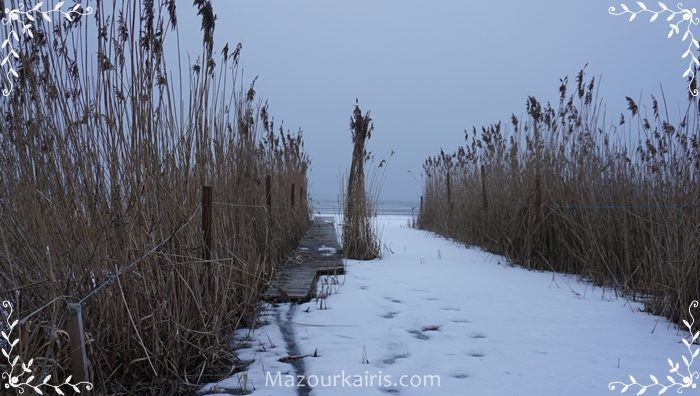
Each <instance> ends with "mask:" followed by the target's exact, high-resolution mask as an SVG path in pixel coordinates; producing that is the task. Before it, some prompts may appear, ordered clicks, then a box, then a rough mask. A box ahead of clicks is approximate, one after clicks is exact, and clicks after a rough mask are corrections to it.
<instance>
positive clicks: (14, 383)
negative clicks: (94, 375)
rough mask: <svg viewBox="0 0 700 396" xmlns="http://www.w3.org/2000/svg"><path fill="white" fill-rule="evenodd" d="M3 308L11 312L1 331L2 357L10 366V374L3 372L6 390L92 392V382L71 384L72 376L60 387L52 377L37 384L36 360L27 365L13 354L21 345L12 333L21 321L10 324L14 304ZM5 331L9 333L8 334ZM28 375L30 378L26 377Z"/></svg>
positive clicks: (47, 377) (6, 303)
mask: <svg viewBox="0 0 700 396" xmlns="http://www.w3.org/2000/svg"><path fill="white" fill-rule="evenodd" d="M2 306H3V308H5V309H9V310H10V312H9V313H7V314H6V315H5V313H3V315H2V316H6V317H5V318H3V319H4V322H6V323H2V325H3V326H2V327H3V331H0V335H1V336H2V338H3V343H1V344H0V345H2V348H1V349H2V355H3V357H5V359H7V363H8V365H9V366H10V371H9V372H7V371H3V372H2V378H3V379H4V380H7V383H6V384H4V385H3V387H4V388H5V389H10V388H13V389H17V391H18V392H19V393H24V390H25V389H27V388H28V389H32V390H33V391H34V392H35V393H36V394H39V395H43V394H44V391H42V388H51V389H52V390H53V391H54V392H55V393H56V394H58V395H65V393H64V392H63V391H62V390H61V388H62V387H65V388H71V389H72V390H73V391H74V392H76V393H80V387H81V386H82V387H84V388H85V389H86V390H92V388H93V385H92V383H90V382H85V381H83V382H78V383H75V384H73V383H71V382H70V381H71V379H72V376H70V375H69V376H68V378H66V380H65V381H63V382H62V383H60V384H59V385H53V384H50V383H49V381H51V375H47V376H45V377H44V379H42V380H41V381H40V382H36V381H35V380H38V378H36V377H35V376H34V375H32V372H33V371H34V369H32V365H33V364H34V359H29V362H27V363H26V364H25V363H24V362H20V357H19V355H14V354H13V351H14V349H15V346H17V344H18V343H19V339H18V338H17V339H12V331H13V330H14V329H15V327H17V325H18V324H19V321H18V320H17V319H15V320H14V321H12V322H10V317H11V316H12V304H11V303H10V302H9V301H3V302H2ZM5 330H7V331H8V332H7V333H6V332H5ZM20 363H21V365H20ZM26 375H29V376H28V377H25V376H26Z"/></svg>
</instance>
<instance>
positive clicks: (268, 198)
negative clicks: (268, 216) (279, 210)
mask: <svg viewBox="0 0 700 396" xmlns="http://www.w3.org/2000/svg"><path fill="white" fill-rule="evenodd" d="M265 206H267V210H268V211H270V209H272V177H270V175H267V176H265Z"/></svg>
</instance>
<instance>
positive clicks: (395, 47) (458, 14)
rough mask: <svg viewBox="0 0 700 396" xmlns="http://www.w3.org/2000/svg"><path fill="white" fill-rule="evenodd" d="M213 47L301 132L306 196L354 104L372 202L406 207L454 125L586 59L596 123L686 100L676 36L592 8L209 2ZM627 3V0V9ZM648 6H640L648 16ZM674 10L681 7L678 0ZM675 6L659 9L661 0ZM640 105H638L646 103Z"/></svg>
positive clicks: (564, 1)
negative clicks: (377, 189)
mask: <svg viewBox="0 0 700 396" xmlns="http://www.w3.org/2000/svg"><path fill="white" fill-rule="evenodd" d="M212 3H213V5H214V11H215V13H216V14H217V16H218V20H217V24H216V36H215V37H216V42H215V48H216V49H217V50H220V49H221V48H222V47H223V46H224V44H225V43H226V42H230V43H231V45H234V44H235V43H238V42H241V43H242V44H243V52H242V60H241V63H242V65H243V67H244V70H245V74H246V77H247V79H251V78H252V77H254V76H256V75H258V76H259V79H258V82H257V84H256V91H257V92H258V94H259V95H260V96H261V97H264V98H266V99H268V100H269V102H270V107H271V112H272V114H273V115H275V118H276V120H277V121H278V122H279V121H284V124H285V126H286V127H287V128H289V129H291V130H296V129H297V128H302V129H303V131H304V140H305V143H306V148H307V151H308V152H309V154H310V156H311V160H312V171H311V175H310V183H311V186H310V191H311V193H312V195H313V197H314V198H315V199H328V198H331V199H334V198H335V197H336V194H337V191H338V180H339V176H340V175H341V173H343V172H346V170H347V169H348V168H349V162H350V155H351V150H352V147H351V138H350V132H349V129H348V124H349V118H350V114H351V111H352V109H353V105H354V103H355V98H358V99H359V101H360V105H361V107H362V109H363V110H371V112H372V115H373V118H374V124H375V133H374V134H373V136H372V139H371V140H370V142H369V147H368V149H369V150H371V151H372V152H373V153H375V155H376V156H377V158H388V157H389V154H390V152H391V151H392V150H393V151H395V152H396V154H395V155H394V156H393V157H392V158H391V159H390V161H389V168H388V171H387V172H388V173H387V179H386V183H385V184H384V187H383V191H382V198H383V199H388V200H416V199H418V197H419V196H420V185H419V183H418V182H417V181H416V180H415V179H414V178H413V177H412V176H411V174H409V171H411V172H413V173H414V174H415V175H416V176H418V177H419V175H420V172H421V165H422V163H423V161H424V160H425V158H426V157H427V156H429V155H433V154H435V153H437V152H439V150H440V148H444V149H445V150H446V151H452V150H454V149H456V148H457V147H458V146H459V145H460V144H462V142H463V136H464V133H463V131H464V129H471V127H472V126H477V127H479V126H481V125H485V124H489V123H492V122H495V121H498V120H507V119H508V118H509V116H510V114H511V113H515V114H516V115H520V114H522V113H523V112H524V110H525V100H526V98H527V96H528V95H535V96H537V97H539V98H542V99H544V100H545V101H546V100H552V101H553V102H556V101H557V100H556V98H557V88H558V86H559V78H561V77H563V76H565V75H568V76H570V77H571V79H572V80H573V77H574V76H575V74H576V73H577V71H578V70H579V69H580V68H582V67H583V66H584V64H586V63H588V64H589V66H588V69H587V71H588V73H589V75H596V76H598V75H600V76H602V87H601V91H600V92H601V95H602V96H603V97H604V98H605V102H606V103H607V109H608V113H609V117H608V123H612V122H614V121H617V120H618V119H619V114H620V112H621V111H623V110H624V108H625V106H626V104H625V99H624V98H625V96H631V97H633V98H635V99H638V98H639V97H640V95H643V96H644V97H645V98H648V96H649V94H656V95H657V96H660V95H659V94H660V91H659V84H660V83H661V84H663V87H664V90H665V93H666V97H667V99H668V101H669V104H670V109H669V110H670V111H671V113H672V114H674V115H678V114H679V113H680V111H681V108H682V107H683V103H684V101H685V100H686V99H685V98H686V96H687V93H686V86H685V82H684V80H683V79H682V78H681V74H682V73H683V71H684V70H685V68H686V67H687V63H686V62H685V60H682V59H681V54H682V53H683V52H684V51H685V47H684V44H683V43H682V42H681V41H680V38H679V37H678V36H676V37H674V38H673V39H671V40H669V39H667V37H666V36H667V33H668V30H669V28H668V23H667V22H665V19H663V18H659V20H658V21H657V22H655V23H650V22H649V16H646V17H641V16H640V18H639V19H638V20H636V21H635V22H633V23H629V22H628V21H627V18H624V17H614V16H611V15H609V14H608V7H610V6H611V5H616V6H618V7H619V2H610V1H602V0H538V1H523V0H503V1H499V2H494V1H471V0H440V1H437V0H431V1H428V0H422V1H418V0H352V1H341V0H335V1H328V0H294V1H290V0H213V2H212ZM627 3H628V5H629V6H630V7H632V6H634V7H635V8H636V5H635V2H634V1H628V2H627ZM656 3H657V2H656V1H647V4H648V5H649V7H650V8H651V7H652V5H653V6H656ZM688 3H692V1H691V2H688ZM668 4H669V5H670V4H675V2H673V3H668ZM178 11H179V12H178V14H179V23H180V38H181V44H182V47H183V49H185V50H188V49H190V50H191V53H192V54H193V57H194V56H196V55H197V54H200V53H201V52H200V51H199V48H200V42H201V34H200V33H199V27H200V19H199V17H197V16H196V12H195V10H194V8H193V7H192V1H191V0H181V1H179V2H178ZM647 103H648V102H647Z"/></svg>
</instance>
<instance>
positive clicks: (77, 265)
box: [0, 0, 310, 394]
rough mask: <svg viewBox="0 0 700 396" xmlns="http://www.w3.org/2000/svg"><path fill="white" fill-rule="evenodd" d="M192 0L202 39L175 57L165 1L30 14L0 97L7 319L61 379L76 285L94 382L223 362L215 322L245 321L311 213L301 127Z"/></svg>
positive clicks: (125, 384) (0, 286) (1, 259)
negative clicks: (276, 110)
mask: <svg viewBox="0 0 700 396" xmlns="http://www.w3.org/2000/svg"><path fill="white" fill-rule="evenodd" d="M10 3H11V2H10ZM194 3H195V4H194V5H195V7H197V9H198V12H199V15H200V16H201V18H202V33H203V49H202V53H201V55H200V57H198V58H197V59H196V60H194V61H193V63H191V64H189V65H188V66H183V65H182V63H183V62H182V61H181V62H180V63H179V64H177V65H169V64H167V62H166V56H164V48H166V47H167V43H168V42H170V43H172V41H168V40H166V36H168V33H169V32H170V31H171V30H175V29H176V27H177V10H176V6H175V1H174V0H168V1H163V2H153V1H144V2H141V3H139V2H132V1H115V2H113V3H112V2H110V3H108V4H105V3H104V2H97V3H96V6H95V8H96V9H95V13H94V15H90V16H84V17H82V18H75V19H74V20H73V21H67V20H63V21H56V22H54V23H53V24H49V23H47V22H44V21H42V20H38V21H37V22H36V31H35V33H34V36H35V39H33V40H26V41H23V42H22V44H21V49H19V50H20V56H21V60H22V68H21V70H19V78H18V80H17V86H16V88H15V91H14V92H13V93H12V95H11V96H9V97H7V98H4V97H3V98H1V99H0V102H2V104H3V116H2V118H0V290H1V293H0V298H1V299H3V300H10V301H12V302H13V304H14V308H15V314H14V318H18V319H20V326H19V328H20V329H21V330H19V331H17V332H16V334H15V335H16V336H18V337H19V338H20V342H19V344H18V345H17V346H16V347H15V350H14V351H15V353H16V354H18V355H19V356H21V357H22V360H23V361H25V362H26V360H28V359H30V358H33V359H34V367H36V368H37V370H39V371H40V372H41V373H43V374H52V376H53V378H57V379H63V378H66V377H67V376H68V375H69V374H71V373H70V360H69V344H68V341H69V340H68V335H67V333H66V332H65V331H64V329H65V324H66V309H65V304H66V303H69V302H81V303H82V306H83V318H84V325H85V336H86V340H87V352H88V358H89V361H90V366H89V372H90V380H91V381H92V382H93V383H94V384H95V390H96V391H97V392H98V393H100V394H105V393H109V394H120V393H121V394H127V393H129V394H177V393H185V392H189V391H191V390H192V389H195V388H196V384H200V383H202V382H204V381H208V380H214V379H217V378H219V377H220V376H223V375H226V374H228V373H230V372H231V371H232V370H235V369H236V363H237V361H236V358H235V351H233V350H232V348H231V340H230V338H229V337H230V336H231V335H232V334H233V331H234V330H235V329H236V328H237V327H238V326H240V325H243V324H245V325H253V324H254V321H255V317H256V310H257V305H256V301H257V299H258V296H259V294H260V292H261V291H262V289H263V288H264V286H265V285H266V282H267V281H268V280H269V278H270V276H271V275H272V274H273V272H274V271H275V263H277V262H279V261H281V260H282V259H284V258H285V256H286V255H287V254H288V252H289V251H290V250H291V249H293V248H294V247H295V246H296V244H297V242H298V240H299V239H300V238H301V236H302V234H303V233H304V231H305V230H306V228H307V227H308V224H309V215H310V212H309V207H308V204H307V202H308V199H307V195H306V194H307V187H306V186H307V178H306V175H307V170H308V166H309V159H308V157H307V155H306V154H305V152H304V149H303V141H302V136H301V132H299V133H295V134H291V133H289V132H284V131H283V130H282V128H277V127H275V125H274V121H273V119H272V117H271V115H270V114H269V110H268V105H267V103H266V102H262V101H261V100H259V99H257V96H256V93H255V90H254V85H253V84H250V85H249V86H247V87H246V86H244V85H243V83H242V81H241V79H240V73H239V71H238V60H239V56H240V51H241V47H240V45H239V46H237V47H235V48H229V46H228V45H226V46H225V47H224V48H223V50H222V51H220V53H218V54H215V52H214V49H213V48H214V42H213V31H214V25H215V21H216V18H215V15H214V11H213V9H212V7H211V4H210V3H209V2H207V1H204V0H197V1H195V2H194ZM14 5H16V4H10V5H9V6H10V8H12V6H14ZM48 6H51V7H52V5H47V7H48ZM168 37H169V36H168ZM89 48H93V49H94V48H97V57H95V56H94V53H92V52H90V50H89ZM95 59H96V60H97V61H95ZM168 59H172V58H168ZM183 74H184V75H188V76H189V78H188V79H185V78H182V77H178V76H182V75H183ZM253 83H254V82H253ZM268 176H269V180H270V183H269V186H270V187H271V191H270V193H269V194H268V192H267V191H266V189H267V186H268V183H267V180H268ZM205 185H207V186H211V187H212V190H213V199H212V200H213V202H214V203H213V208H212V212H213V216H212V219H213V221H212V229H213V236H212V240H211V245H210V246H211V248H210V252H209V255H208V256H209V259H208V260H205V259H203V257H205V252H204V239H203V232H202V225H201V213H202V207H201V205H200V202H201V195H202V186H205ZM268 195H269V201H268ZM268 202H271V206H270V207H268V205H267V204H268ZM18 364H19V363H18ZM6 368H7V367H5V366H2V361H0V370H4V369H6ZM41 378H43V376H42V377H41ZM64 391H65V389H64Z"/></svg>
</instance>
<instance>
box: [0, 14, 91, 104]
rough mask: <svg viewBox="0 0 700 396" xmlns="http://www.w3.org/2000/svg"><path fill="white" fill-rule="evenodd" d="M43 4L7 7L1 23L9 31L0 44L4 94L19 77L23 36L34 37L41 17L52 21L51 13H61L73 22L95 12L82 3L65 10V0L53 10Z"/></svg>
mask: <svg viewBox="0 0 700 396" xmlns="http://www.w3.org/2000/svg"><path fill="white" fill-rule="evenodd" d="M43 4H44V3H43V2H38V3H36V4H35V5H34V6H33V7H32V8H28V7H27V8H26V9H25V5H24V3H19V5H18V6H17V8H15V9H9V8H6V9H5V17H3V18H2V20H0V23H2V24H3V25H5V32H7V37H5V38H4V39H3V40H2V45H0V58H2V61H0V70H2V74H3V77H4V79H5V87H3V89H2V94H3V96H10V94H11V93H12V91H13V90H14V88H15V86H14V82H13V81H14V79H16V78H19V74H18V73H17V67H16V63H17V62H20V54H19V52H18V50H17V47H18V46H19V43H20V41H21V38H23V37H25V36H27V37H29V38H30V39H32V38H34V33H32V29H33V28H34V27H35V25H36V24H37V23H39V19H42V20H43V21H45V22H48V23H52V22H53V20H52V19H51V14H59V15H63V17H64V18H65V19H66V20H67V21H68V22H73V21H74V20H76V18H79V17H80V16H83V15H89V14H92V12H93V9H92V7H83V6H82V5H81V4H80V3H77V4H75V5H73V6H72V7H70V8H69V9H68V11H64V10H63V5H64V4H65V2H63V1H60V2H58V3H56V5H55V6H54V8H53V9H51V10H48V11H42V10H41V6H42V5H43Z"/></svg>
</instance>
